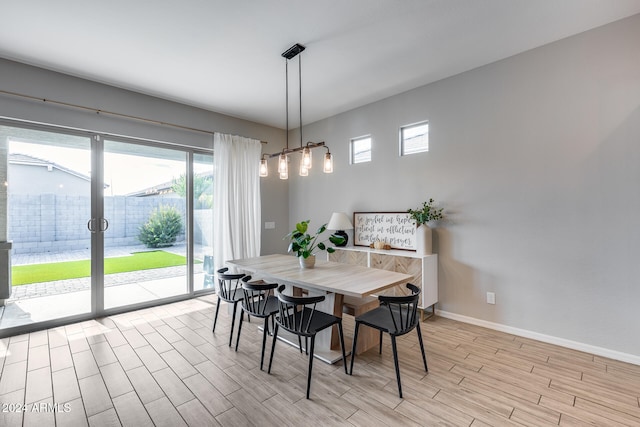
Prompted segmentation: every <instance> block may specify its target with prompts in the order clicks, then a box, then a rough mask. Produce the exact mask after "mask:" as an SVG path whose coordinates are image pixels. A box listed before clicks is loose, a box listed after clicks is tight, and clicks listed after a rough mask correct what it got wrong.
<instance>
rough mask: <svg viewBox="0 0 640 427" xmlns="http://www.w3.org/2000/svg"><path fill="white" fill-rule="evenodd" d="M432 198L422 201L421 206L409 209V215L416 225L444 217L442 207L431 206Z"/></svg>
mask: <svg viewBox="0 0 640 427" xmlns="http://www.w3.org/2000/svg"><path fill="white" fill-rule="evenodd" d="M433 203H434V200H433V199H429V201H428V202H423V203H422V208H417V209H415V210H413V209H409V210H408V211H407V212H409V215H411V218H413V219H414V220H415V221H416V225H421V224H426V223H428V222H430V221H437V220H440V219H442V218H444V214H443V213H442V208H436V207H435V206H433Z"/></svg>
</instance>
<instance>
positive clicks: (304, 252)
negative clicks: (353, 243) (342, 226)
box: [283, 220, 344, 259]
mask: <svg viewBox="0 0 640 427" xmlns="http://www.w3.org/2000/svg"><path fill="white" fill-rule="evenodd" d="M310 222H311V221H310V220H306V221H301V222H299V223H297V224H296V229H295V230H293V231H292V232H291V233H289V234H287V235H286V236H285V237H284V239H289V240H290V241H291V242H290V243H289V249H288V250H287V252H295V254H296V256H297V257H303V258H305V259H306V258H309V257H310V256H311V255H314V254H315V253H314V252H316V251H318V250H320V251H325V250H326V251H327V252H329V253H333V252H335V249H333V248H332V247H330V246H327V245H325V242H326V241H327V240H329V241H330V242H331V243H333V244H334V245H339V244H341V243H344V237H341V236H336V235H335V234H332V235H331V236H329V238H328V239H325V240H323V241H318V238H319V237H320V235H321V234H322V233H324V232H325V231H326V229H327V224H324V225H323V226H322V227H320V228H318V231H316V233H315V234H314V235H310V234H308V233H307V229H308V228H309V223H310ZM284 239H283V240H284Z"/></svg>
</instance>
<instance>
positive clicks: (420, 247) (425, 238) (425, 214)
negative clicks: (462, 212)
mask: <svg viewBox="0 0 640 427" xmlns="http://www.w3.org/2000/svg"><path fill="white" fill-rule="evenodd" d="M433 203H434V200H433V199H429V201H428V202H422V207H421V208H420V207H419V208H417V209H409V210H408V211H407V212H408V213H409V215H410V216H411V218H412V219H413V220H414V221H415V222H416V226H417V227H418V228H417V229H416V252H417V253H418V254H420V255H430V254H431V251H432V232H431V228H430V227H429V226H428V225H427V224H428V223H429V222H432V221H438V220H441V219H443V218H444V214H443V213H442V210H443V209H442V208H437V207H435V206H434V205H433Z"/></svg>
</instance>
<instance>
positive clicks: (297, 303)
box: [268, 285, 347, 399]
mask: <svg viewBox="0 0 640 427" xmlns="http://www.w3.org/2000/svg"><path fill="white" fill-rule="evenodd" d="M284 289H285V286H284V285H282V286H280V287H279V288H278V315H277V317H276V326H275V328H274V330H273V344H272V345H271V357H270V358H269V370H268V372H269V373H271V365H272V363H273V353H274V350H275V348H276V341H277V339H278V328H282V329H284V330H286V331H289V332H290V333H292V334H295V335H297V336H298V342H299V343H300V337H304V338H305V342H307V339H310V341H311V343H310V345H309V348H308V349H307V354H308V355H309V370H308V372H307V399H308V398H309V391H310V389H311V372H312V370H313V348H314V345H315V340H316V334H317V333H318V332H320V331H322V330H324V329H327V328H330V327H332V326H333V325H338V334H339V335H340V348H341V350H342V363H343V364H344V373H345V374H347V358H346V355H345V352H344V335H343V333H342V319H341V318H340V317H336V316H333V315H331V314H327V313H324V312H322V311H318V310H316V304H317V303H319V302H322V301H324V299H325V297H324V295H320V296H314V297H294V296H289V295H284V294H283V291H284ZM301 350H302V349H301Z"/></svg>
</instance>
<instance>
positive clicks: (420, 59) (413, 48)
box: [0, 0, 640, 128]
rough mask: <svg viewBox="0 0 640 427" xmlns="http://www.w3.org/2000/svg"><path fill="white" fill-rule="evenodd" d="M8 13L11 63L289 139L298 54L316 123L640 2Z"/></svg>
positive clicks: (188, 1)
mask: <svg viewBox="0 0 640 427" xmlns="http://www.w3.org/2000/svg"><path fill="white" fill-rule="evenodd" d="M0 13H1V16H2V25H0V56H1V57H5V58H8V59H12V60H16V61H20V62H24V63H27V64H32V65H37V66H40V67H43V68H48V69H52V70H56V71H60V72H63V73H67V74H71V75H74V76H79V77H83V78H87V79H90V80H95V81H98V82H103V83H107V84H110V85H114V86H118V87H121V88H125V89H130V90H134V91H138V92H142V93H145V94H149V95H155V96H158V97H162V98H166V99H170V100H174V101H178V102H182V103H185V104H189V105H193V106H197V107H201V108H205V109H208V110H212V111H216V112H220V113H224V114H228V115H231V116H235V117H240V118H244V119H248V120H252V121H255V122H259V123H264V124H268V125H273V126H277V127H280V128H284V126H285V124H284V123H285V113H284V105H285V103H284V93H285V78H284V75H285V70H284V67H285V65H284V64H285V60H284V58H282V57H281V56H280V54H281V53H282V52H284V51H285V50H286V49H288V48H289V47H290V46H292V45H293V44H294V43H301V44H303V45H305V46H306V48H307V49H306V51H305V52H303V53H302V54H301V55H300V56H301V57H302V100H303V121H304V123H310V122H313V121H316V120H320V119H322V118H326V117H330V116H332V115H334V114H337V113H340V112H343V111H347V110H349V109H352V108H355V107H358V106H361V105H365V104H368V103H370V102H373V101H377V100H379V99H383V98H386V97H388V96H391V95H394V94H397V93H401V92H404V91H407V90H410V89H413V88H415V87H418V86H422V85H425V84H427V83H430V82H433V81H436V80H439V79H442V78H445V77H448V76H451V75H455V74H458V73H461V72H463V71H467V70H470V69H473V68H476V67H479V66H481V65H484V64H488V63H491V62H494V61H496V60H499V59H502V58H506V57H508V56H512V55H514V54H517V53H519V52H523V51H525V50H528V49H532V48H534V47H537V46H541V45H543V44H547V43H550V42H553V41H555V40H559V39H562V38H565V37H568V36H570V35H573V34H577V33H580V32H583V31H586V30H588V29H591V28H594V27H598V26H601V25H604V24H607V23H609V22H612V21H615V20H618V19H622V18H624V17H627V16H630V15H634V14H637V13H640V0H315V1H311V0H307V1H303V0H227V1H224V0H180V1H176V0H173V1H170V0H155V1H153V0H109V1H97V0H57V1H51V0H20V1H17V0H14V1H9V0H2V7H1V12H0ZM297 67H298V64H297V59H294V60H293V61H291V62H290V68H289V70H290V77H291V79H292V80H291V83H290V91H291V97H292V99H293V100H294V101H295V102H293V101H292V104H291V106H290V108H291V110H290V120H292V121H291V125H290V127H297V123H298V118H297V117H298V116H297V114H298V106H297V99H298V98H297V96H298V85H297V78H298V74H297ZM0 88H2V80H1V78H0Z"/></svg>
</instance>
